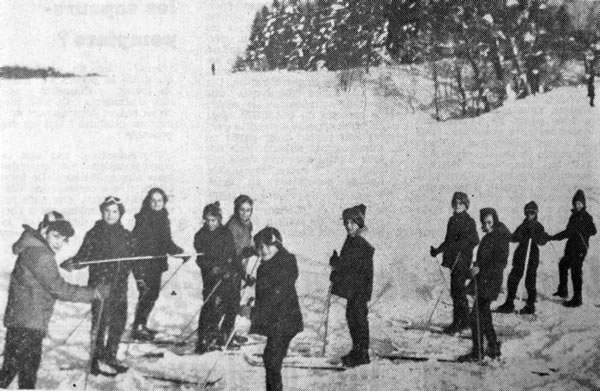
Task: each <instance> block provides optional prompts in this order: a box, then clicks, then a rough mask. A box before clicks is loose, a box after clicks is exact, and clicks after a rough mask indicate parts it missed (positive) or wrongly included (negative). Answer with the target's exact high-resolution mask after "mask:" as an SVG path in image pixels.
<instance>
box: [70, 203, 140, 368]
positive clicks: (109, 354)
mask: <svg viewBox="0 0 600 391" xmlns="http://www.w3.org/2000/svg"><path fill="white" fill-rule="evenodd" d="M99 208H100V213H101V216H102V218H101V219H100V220H98V221H96V223H95V224H94V226H93V227H92V229H90V230H89V231H88V232H87V233H86V234H85V237H84V238H83V243H82V244H81V247H80V248H79V251H78V252H77V254H75V256H73V257H72V258H71V259H68V260H67V261H65V262H64V263H63V267H64V268H65V269H67V270H70V269H73V268H75V269H80V268H83V267H86V265H80V263H82V262H89V261H94V260H102V259H114V258H123V257H131V256H132V255H133V253H134V247H133V240H132V236H131V233H130V232H129V231H128V230H127V229H125V227H123V225H122V224H121V218H122V217H123V214H124V213H125V207H124V206H123V203H122V202H121V199H119V198H118V197H114V196H109V197H106V198H105V199H104V201H103V202H102V203H101V204H100V206H99ZM140 262H144V261H140ZM88 266H89V278H88V284H89V285H90V286H94V287H95V286H98V285H100V284H108V285H110V287H111V291H110V295H109V296H108V298H107V299H106V300H105V303H104V306H103V307H101V306H100V305H99V303H93V304H92V333H94V332H95V331H96V330H97V335H94V336H93V338H95V340H96V344H95V347H94V348H93V349H94V357H93V358H92V365H91V369H90V374H92V375H104V376H116V375H117V374H119V373H123V372H126V371H127V370H128V367H127V366H125V365H124V364H123V363H122V362H120V361H119V360H117V352H118V350H119V343H120V342H121V336H122V335H123V331H125V325H126V323H127V279H128V277H129V270H130V269H131V266H130V261H129V262H122V261H119V262H107V263H100V264H92V265H88ZM101 309H102V311H101ZM107 334H108V335H107ZM100 364H106V365H107V366H108V367H109V368H110V371H106V370H103V369H101V368H100Z"/></svg>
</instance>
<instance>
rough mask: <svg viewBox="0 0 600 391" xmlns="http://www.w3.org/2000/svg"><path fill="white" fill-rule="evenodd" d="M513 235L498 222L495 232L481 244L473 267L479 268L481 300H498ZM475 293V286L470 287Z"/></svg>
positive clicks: (478, 286)
mask: <svg viewBox="0 0 600 391" xmlns="http://www.w3.org/2000/svg"><path fill="white" fill-rule="evenodd" d="M510 239H511V234H510V231H509V230H508V228H506V226H505V225H504V224H503V223H501V222H498V223H497V224H496V225H495V226H494V230H493V231H492V232H490V233H488V234H486V235H484V236H483V238H482V239H481V243H479V250H478V251H477V259H476V261H475V263H474V264H473V266H477V267H479V273H478V274H477V276H476V277H475V278H476V279H477V288H478V292H477V293H478V295H479V297H480V298H481V299H486V300H490V301H493V300H496V299H497V298H498V295H499V294H500V291H501V289H502V280H503V277H504V268H505V267H506V264H507V263H508V256H509V255H510ZM468 291H469V292H473V285H472V283H471V285H470V286H469V289H468Z"/></svg>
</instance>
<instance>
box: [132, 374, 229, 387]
mask: <svg viewBox="0 0 600 391" xmlns="http://www.w3.org/2000/svg"><path fill="white" fill-rule="evenodd" d="M142 376H143V377H145V378H146V379H152V380H158V381H163V382H168V383H173V384H178V385H195V386H197V385H199V384H200V382H201V381H202V380H186V379H181V378H175V377H167V376H160V375H149V374H143V375H142ZM216 383H218V381H216V382H209V383H207V384H206V385H207V386H213V385H215V384H216Z"/></svg>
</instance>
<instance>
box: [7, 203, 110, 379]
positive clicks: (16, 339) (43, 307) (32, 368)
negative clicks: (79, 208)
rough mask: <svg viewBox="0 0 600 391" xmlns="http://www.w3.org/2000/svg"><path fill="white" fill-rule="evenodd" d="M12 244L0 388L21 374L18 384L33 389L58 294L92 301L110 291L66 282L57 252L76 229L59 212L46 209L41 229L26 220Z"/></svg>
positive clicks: (82, 301) (102, 287) (66, 299)
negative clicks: (58, 264) (14, 259)
mask: <svg viewBox="0 0 600 391" xmlns="http://www.w3.org/2000/svg"><path fill="white" fill-rule="evenodd" d="M23 228H24V231H23V234H22V235H21V237H20V238H19V240H17V241H16V242H15V244H14V245H13V253H14V254H15V255H17V261H16V263H15V268H14V269H13V272H12V274H11V277H10V286H9V290H8V303H7V305H6V312H5V313H4V325H5V326H6V328H7V331H6V338H5V345H4V362H3V364H2V370H0V388H7V387H8V386H9V385H10V383H11V382H12V381H13V379H14V378H15V377H16V376H18V377H19V388H24V389H33V388H35V383H36V380H37V371H38V368H39V366H40V362H41V359H42V342H43V339H44V337H45V336H46V333H47V332H48V323H49V322H50V318H51V317H52V312H53V311H54V303H55V302H56V300H64V301H72V302H79V303H90V302H92V300H95V299H102V298H104V297H106V296H108V293H109V288H108V287H107V286H98V287H96V288H95V289H94V288H91V287H83V286H78V285H72V284H69V283H67V282H66V281H65V280H64V279H63V278H62V277H61V275H60V273H59V271H58V266H57V265H56V259H55V253H56V252H58V251H60V250H61V248H62V246H63V245H64V243H66V241H67V240H68V238H70V237H72V236H73V235H74V233H75V231H74V230H73V228H72V227H71V224H70V223H69V222H68V221H66V220H64V219H63V216H62V215H61V214H60V213H58V212H51V213H49V214H47V215H46V216H45V218H44V220H43V221H42V223H40V225H39V228H38V230H35V229H33V228H32V227H30V226H28V225H23Z"/></svg>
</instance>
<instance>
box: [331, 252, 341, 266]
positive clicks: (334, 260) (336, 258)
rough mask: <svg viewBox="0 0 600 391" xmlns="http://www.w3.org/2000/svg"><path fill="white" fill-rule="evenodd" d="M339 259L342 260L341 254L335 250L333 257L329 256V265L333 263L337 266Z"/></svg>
mask: <svg viewBox="0 0 600 391" xmlns="http://www.w3.org/2000/svg"><path fill="white" fill-rule="evenodd" d="M339 261H340V256H339V255H338V253H337V251H336V250H333V254H332V255H331V258H329V265H331V266H332V267H335V266H336V265H337V264H338V262H339Z"/></svg>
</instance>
